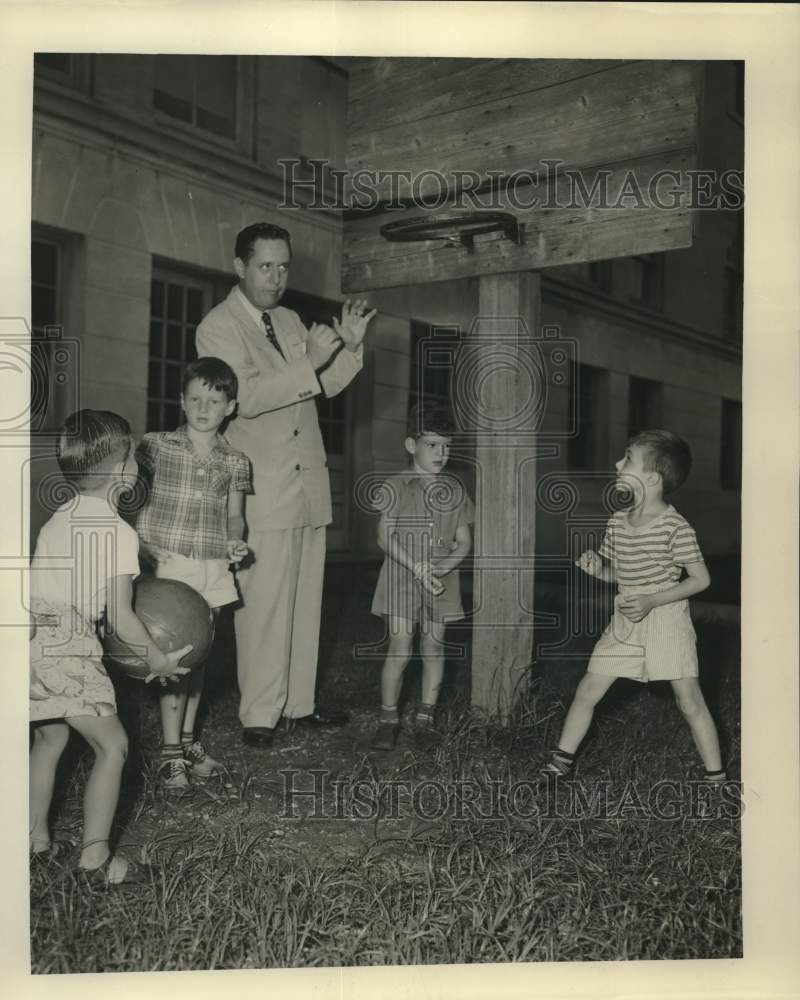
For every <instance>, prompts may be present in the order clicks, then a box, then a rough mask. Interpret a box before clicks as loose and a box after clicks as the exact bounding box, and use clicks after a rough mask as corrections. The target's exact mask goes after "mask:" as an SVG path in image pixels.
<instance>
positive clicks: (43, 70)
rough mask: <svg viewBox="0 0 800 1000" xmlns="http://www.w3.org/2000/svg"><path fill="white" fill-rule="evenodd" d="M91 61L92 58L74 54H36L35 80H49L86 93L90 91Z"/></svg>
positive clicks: (34, 65) (34, 58)
mask: <svg viewBox="0 0 800 1000" xmlns="http://www.w3.org/2000/svg"><path fill="white" fill-rule="evenodd" d="M90 59H91V57H90V56H87V55H78V54H76V53H72V52H34V54H33V76H34V80H35V81H36V82H39V81H41V80H48V81H50V82H52V83H60V84H62V85H63V86H65V87H76V88H78V89H79V90H84V91H86V90H88V89H89V74H90Z"/></svg>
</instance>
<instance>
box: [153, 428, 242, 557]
mask: <svg viewBox="0 0 800 1000" xmlns="http://www.w3.org/2000/svg"><path fill="white" fill-rule="evenodd" d="M136 460H137V462H138V463H139V467H140V470H141V473H142V475H143V476H144V478H145V479H146V480H147V483H148V487H149V490H148V493H149V495H148V498H147V502H146V504H145V505H144V507H143V508H142V510H141V511H140V512H139V517H138V520H137V523H136V528H137V531H138V532H139V537H140V538H141V540H142V541H143V542H145V543H150V544H152V545H159V546H161V547H162V548H164V549H167V550H168V551H170V552H178V553H179V554H180V555H182V556H189V557H192V558H194V559H224V558H225V554H226V553H225V547H226V544H227V541H228V493H229V492H231V491H232V490H233V491H235V492H237V493H252V492H253V487H252V485H251V479H250V462H249V460H248V458H247V456H246V455H244V454H243V453H242V452H240V451H235V450H234V449H233V448H231V446H230V445H229V444H228V442H227V441H226V440H225V438H223V437H221V436H219V435H218V436H217V443H216V444H215V445H214V447H213V449H212V450H211V453H210V455H208V457H207V458H200V456H199V455H198V454H197V452H196V451H195V450H194V446H193V445H192V442H191V440H190V439H189V435H188V434H187V432H186V426H185V425H184V426H181V427H179V428H178V429H177V430H176V431H156V432H155V433H152V434H145V436H144V437H143V438H142V440H141V443H140V444H139V447H138V448H137V450H136Z"/></svg>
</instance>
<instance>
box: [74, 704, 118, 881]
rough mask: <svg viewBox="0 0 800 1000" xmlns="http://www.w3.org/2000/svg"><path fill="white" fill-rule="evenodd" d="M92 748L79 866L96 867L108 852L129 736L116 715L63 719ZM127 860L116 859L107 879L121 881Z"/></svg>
mask: <svg viewBox="0 0 800 1000" xmlns="http://www.w3.org/2000/svg"><path fill="white" fill-rule="evenodd" d="M66 721H67V722H68V724H69V725H70V726H71V727H72V728H73V729H75V730H77V731H78V732H79V733H80V734H81V736H83V738H84V739H85V740H86V742H87V743H88V744H89V746H90V747H91V748H92V750H93V751H94V764H93V765H92V770H91V772H90V773H89V780H88V781H87V782H86V791H85V792H84V797H83V850H82V851H81V858H80V865H81V867H82V868H99V867H100V865H102V864H103V862H104V861H105V860H106V858H107V857H108V854H109V846H108V838H109V835H110V834H111V823H112V822H113V819H114V813H115V812H116V809H117V801H118V799H119V788H120V782H121V780H122V768H123V766H124V764H125V758H126V757H127V755H128V737H127V736H126V735H125V730H124V729H123V728H122V724H121V722H120V721H119V719H118V718H117V716H116V715H106V716H102V717H100V718H97V717H95V716H76V717H73V718H70V719H67V720H66ZM127 867H128V863H127V861H125V859H124V858H115V859H114V861H113V862H112V868H111V869H109V872H108V878H109V881H110V882H118V881H122V879H124V877H125V872H126V871H127Z"/></svg>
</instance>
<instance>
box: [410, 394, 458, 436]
mask: <svg viewBox="0 0 800 1000" xmlns="http://www.w3.org/2000/svg"><path fill="white" fill-rule="evenodd" d="M423 434H438V435H439V436H440V437H452V436H453V420H452V417H451V416H450V408H449V407H448V406H446V405H445V404H444V403H437V402H433V403H424V402H422V403H417V404H416V406H412V407H411V410H410V411H409V414H408V428H407V437H410V438H414V439H416V438H420V437H422V435H423Z"/></svg>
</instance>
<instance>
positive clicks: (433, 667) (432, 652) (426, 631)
mask: <svg viewBox="0 0 800 1000" xmlns="http://www.w3.org/2000/svg"><path fill="white" fill-rule="evenodd" d="M444 630H445V626H444V623H443V622H433V621H426V622H425V623H424V625H423V628H422V634H421V636H420V651H421V653H422V703H423V704H424V705H435V704H436V702H437V700H438V698H439V689H440V688H441V686H442V680H443V678H444Z"/></svg>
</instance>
